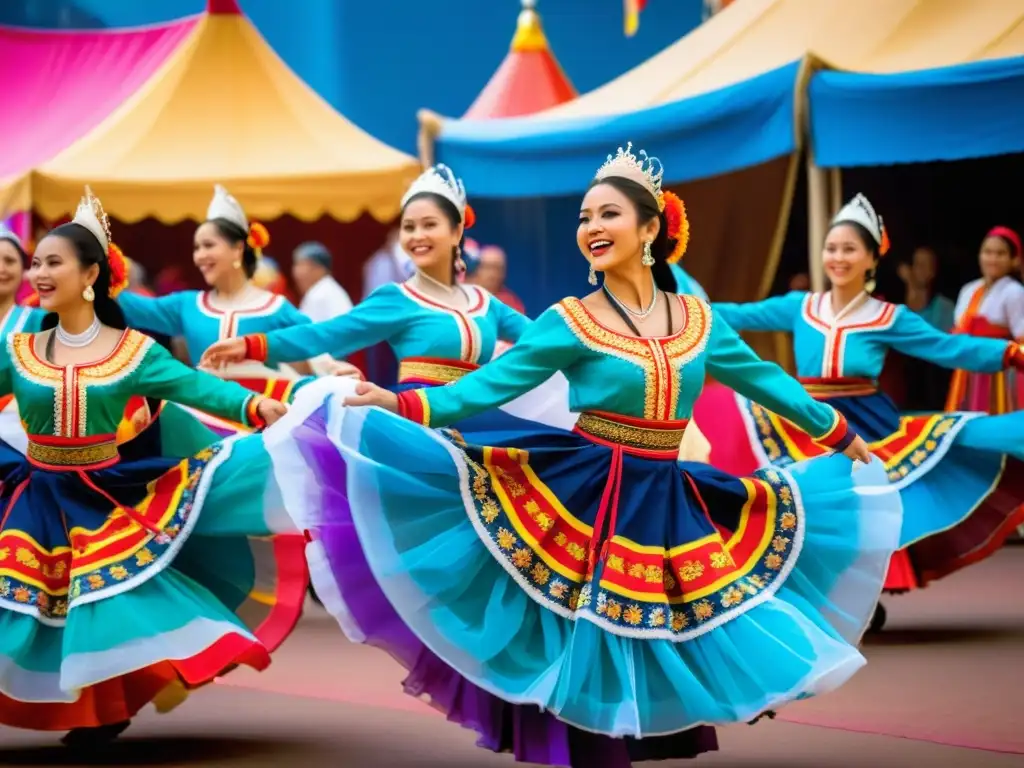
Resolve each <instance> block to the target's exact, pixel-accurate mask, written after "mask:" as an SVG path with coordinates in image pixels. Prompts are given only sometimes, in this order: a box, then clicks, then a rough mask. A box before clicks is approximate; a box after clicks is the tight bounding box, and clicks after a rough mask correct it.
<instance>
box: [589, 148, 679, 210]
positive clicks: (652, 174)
mask: <svg viewBox="0 0 1024 768" xmlns="http://www.w3.org/2000/svg"><path fill="white" fill-rule="evenodd" d="M632 149H633V142H631V141H629V142H626V148H625V149H623V148H622V147H619V151H618V152H616V153H615V156H614V157H612V156H611V155H608V159H607V160H606V161H605V163H604V165H602V166H601V167H600V168H598V169H597V174H596V175H595V176H594V178H595V179H596V180H598V181H601V180H602V179H607V178H608V177H609V176H619V177H620V178H624V179H629V180H630V181H635V182H636V183H637V184H639V185H640V186H642V187H643V188H644V189H646V190H647V191H648V192H650V193H651V197H653V198H654V201H655V202H656V203H657V204H658V210H659V211H663V210H665V196H664V195H663V194H662V192H661V180H662V179H663V178H664V176H665V168H664V167H663V166H662V164H661V160H659V159H658V158H656V157H651V156H650V155H648V154H647V152H645V151H644V150H642V149H641V150H640V152H639V154H636V155H634V154H633V152H632Z"/></svg>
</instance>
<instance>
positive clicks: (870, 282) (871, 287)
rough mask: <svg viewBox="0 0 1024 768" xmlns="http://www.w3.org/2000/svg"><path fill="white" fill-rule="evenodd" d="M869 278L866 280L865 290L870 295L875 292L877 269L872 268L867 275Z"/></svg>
mask: <svg viewBox="0 0 1024 768" xmlns="http://www.w3.org/2000/svg"><path fill="white" fill-rule="evenodd" d="M866 277H867V280H865V281H864V292H865V293H867V294H868V296H870V295H871V294H873V293H874V292H875V287H876V286H875V270H873V269H870V270H868V273H867V275H866Z"/></svg>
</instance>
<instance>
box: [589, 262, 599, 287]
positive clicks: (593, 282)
mask: <svg viewBox="0 0 1024 768" xmlns="http://www.w3.org/2000/svg"><path fill="white" fill-rule="evenodd" d="M587 282H588V283H590V284H591V285H597V272H596V271H595V270H594V265H593V264H591V265H590V276H589V277H587Z"/></svg>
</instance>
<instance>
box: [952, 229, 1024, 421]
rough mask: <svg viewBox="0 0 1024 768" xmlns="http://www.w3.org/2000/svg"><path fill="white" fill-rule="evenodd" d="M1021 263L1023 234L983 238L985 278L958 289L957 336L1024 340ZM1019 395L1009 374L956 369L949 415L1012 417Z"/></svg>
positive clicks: (1008, 232)
mask: <svg viewBox="0 0 1024 768" xmlns="http://www.w3.org/2000/svg"><path fill="white" fill-rule="evenodd" d="M1020 259H1021V241H1020V235H1018V234H1017V233H1016V232H1015V231H1014V230H1012V229H1010V228H1009V227H994V228H993V229H991V230H990V231H989V233H988V234H987V235H985V239H984V241H982V243H981V251H980V252H979V253H978V264H979V266H980V267H981V277H979V278H978V279H977V280H972V281H971V282H969V283H967V285H965V286H964V287H963V288H961V289H960V295H959V296H958V297H957V301H956V308H955V309H954V310H953V315H954V320H955V322H956V327H955V329H954V331H953V332H954V333H960V334H969V335H971V336H980V337H982V338H987V339H999V340H1000V341H1003V342H1008V341H1013V340H1015V339H1016V340H1017V341H1022V340H1024V286H1022V285H1021V284H1020V282H1019V281H1018V280H1017V273H1018V270H1019V269H1020ZM1015 390H1016V388H1015V387H1014V386H1013V376H1012V375H1008V373H1007V372H1004V371H994V372H993V371H984V372H977V371H973V370H971V369H966V370H965V369H963V368H958V369H957V370H956V371H955V372H954V373H953V380H952V381H951V382H950V385H949V396H948V397H947V399H946V410H947V411H958V410H963V411H983V412H985V413H992V414H999V413H1012V412H1013V411H1016V410H1018V409H1020V408H1024V403H1022V402H1018V400H1017V393H1016V391H1015Z"/></svg>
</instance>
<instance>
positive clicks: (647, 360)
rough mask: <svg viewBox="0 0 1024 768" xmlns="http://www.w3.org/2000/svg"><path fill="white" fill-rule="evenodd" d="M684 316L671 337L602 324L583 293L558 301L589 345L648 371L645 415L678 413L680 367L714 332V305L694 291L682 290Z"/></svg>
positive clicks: (659, 416) (572, 327)
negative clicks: (621, 330) (642, 335)
mask: <svg viewBox="0 0 1024 768" xmlns="http://www.w3.org/2000/svg"><path fill="white" fill-rule="evenodd" d="M679 298H680V299H681V301H682V303H683V308H684V310H685V312H686V322H685V324H684V325H683V328H682V330H680V331H679V332H678V333H677V334H676V335H674V336H672V337H669V338H667V339H639V338H635V337H632V336H624V335H622V334H620V333H616V332H615V331H612V330H610V329H608V328H605V327H604V326H602V325H600V324H599V323H598V322H597V321H596V320H594V318H593V317H592V316H591V315H590V313H589V312H588V311H587V310H586V308H585V307H584V306H583V303H582V302H581V301H580V300H579V299H575V298H567V299H563V300H562V301H561V302H560V303H559V304H558V305H556V306H557V308H558V311H559V312H560V314H561V315H562V317H563V319H564V320H565V321H566V325H568V327H569V330H570V331H572V333H573V335H575V336H576V338H577V339H579V340H580V342H581V343H582V344H583V345H584V346H586V347H587V348H588V349H592V350H594V351H595V352H601V353H603V354H607V355H612V356H614V357H617V358H619V359H620V360H624V361H626V362H628V363H632V364H633V365H636V366H637V367H639V368H640V369H641V370H643V372H644V412H643V416H644V418H647V419H664V418H665V417H666V413H667V414H668V416H669V417H670V418H674V417H675V413H676V409H677V408H678V405H679V390H680V385H681V383H682V373H681V372H682V369H683V368H684V367H685V366H686V365H688V364H689V363H691V362H692V361H693V360H695V359H697V358H698V357H699V356H700V355H701V354H702V353H703V352H704V349H705V347H706V346H707V343H708V339H709V338H710V336H711V317H712V316H711V309H710V307H709V306H708V304H707V303H706V302H704V301H702V300H701V299H698V298H696V297H695V296H680V297H679Z"/></svg>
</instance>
